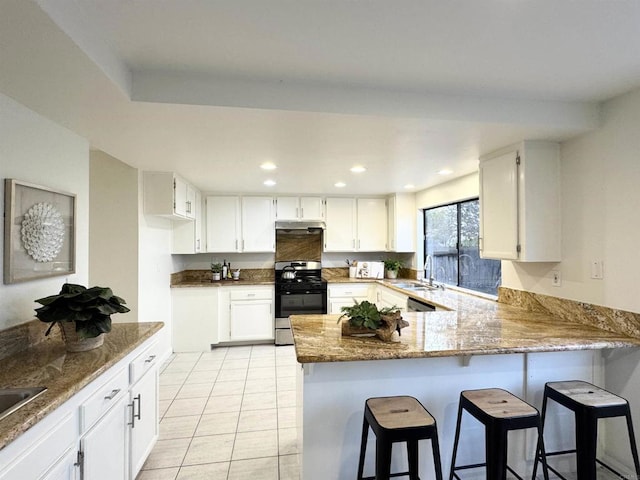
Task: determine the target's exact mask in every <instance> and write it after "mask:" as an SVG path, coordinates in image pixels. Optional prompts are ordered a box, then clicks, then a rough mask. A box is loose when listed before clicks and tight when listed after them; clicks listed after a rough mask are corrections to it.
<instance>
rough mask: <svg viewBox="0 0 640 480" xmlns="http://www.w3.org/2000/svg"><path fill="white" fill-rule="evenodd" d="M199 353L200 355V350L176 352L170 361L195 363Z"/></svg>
mask: <svg viewBox="0 0 640 480" xmlns="http://www.w3.org/2000/svg"><path fill="white" fill-rule="evenodd" d="M201 355H202V353H201V352H185V353H176V356H175V357H174V359H173V362H171V363H176V362H192V363H196V362H197V361H198V359H199V358H200V356H201Z"/></svg>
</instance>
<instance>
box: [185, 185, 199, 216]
mask: <svg viewBox="0 0 640 480" xmlns="http://www.w3.org/2000/svg"><path fill="white" fill-rule="evenodd" d="M185 188H186V192H185V196H186V198H185V211H186V213H185V214H186V216H187V217H188V218H196V192H197V190H196V189H195V188H193V186H192V185H189V184H188V183H187V184H186V185H185Z"/></svg>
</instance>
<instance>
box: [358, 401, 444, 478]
mask: <svg viewBox="0 0 640 480" xmlns="http://www.w3.org/2000/svg"><path fill="white" fill-rule="evenodd" d="M369 428H371V429H372V430H373V432H374V433H375V435H376V475H375V476H373V477H363V473H364V459H365V454H366V449H367V437H368V435H369ZM419 440H431V448H432V451H433V461H434V468H435V475H436V479H437V480H442V466H441V463H440V447H439V445H438V429H437V427H436V421H435V419H434V418H433V417H432V416H431V414H430V413H429V412H428V411H427V410H426V409H425V408H424V407H423V406H422V404H421V403H420V402H419V401H418V400H416V399H415V398H413V397H407V396H399V397H378V398H369V399H368V400H367V401H366V402H365V406H364V419H363V421H362V440H361V443H360V459H359V461H358V477H357V479H358V480H388V479H389V478H393V477H401V476H407V475H408V476H409V478H410V480H420V477H419V476H418V441H419ZM399 442H403V443H406V444H407V456H408V459H409V471H407V472H400V473H391V472H390V469H391V447H392V445H393V444H394V443H399Z"/></svg>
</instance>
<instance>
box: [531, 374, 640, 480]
mask: <svg viewBox="0 0 640 480" xmlns="http://www.w3.org/2000/svg"><path fill="white" fill-rule="evenodd" d="M549 399H551V400H553V401H555V402H556V403H558V404H560V405H562V406H563V407H565V408H568V409H569V410H571V411H573V413H574V417H575V425H576V432H575V438H576V448H575V449H572V450H562V451H556V452H547V453H546V454H541V452H540V451H538V452H537V454H536V460H535V462H534V472H535V471H536V468H537V464H538V462H539V461H542V460H543V459H545V458H546V457H552V456H557V455H568V454H575V455H576V465H577V470H578V472H577V473H578V478H579V479H580V480H595V479H596V465H601V466H602V467H604V468H606V469H607V470H609V471H610V472H611V473H613V474H614V475H616V476H617V477H618V478H621V479H624V480H629V477H628V476H625V475H623V474H622V473H620V472H618V471H617V470H615V469H614V468H613V467H611V466H610V465H607V464H606V463H604V462H602V461H601V460H599V459H598V458H596V448H597V440H598V419H600V418H613V417H625V419H626V422H627V431H628V434H629V446H630V448H631V455H632V457H633V463H634V467H635V470H636V478H638V479H640V461H638V450H637V447H636V440H635V435H634V433H633V423H632V421H631V409H630V408H629V402H627V401H626V400H625V399H624V398H622V397H619V396H618V395H615V394H613V393H611V392H608V391H607V390H604V389H602V388H600V387H596V386H595V385H593V384H591V383H588V382H583V381H581V380H570V381H566V382H548V383H547V384H545V386H544V397H543V400H542V425H543V428H544V421H545V416H546V412H547V401H548V400H549ZM543 457H544V458H543ZM549 469H550V470H551V471H552V472H553V473H555V474H556V475H557V476H558V477H560V478H561V479H563V480H566V477H564V476H563V475H561V474H560V473H559V472H557V471H556V470H555V469H554V468H552V467H549Z"/></svg>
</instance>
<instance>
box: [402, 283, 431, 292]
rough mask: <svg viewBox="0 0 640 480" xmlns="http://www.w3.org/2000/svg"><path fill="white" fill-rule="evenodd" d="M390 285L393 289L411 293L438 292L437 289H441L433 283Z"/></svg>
mask: <svg viewBox="0 0 640 480" xmlns="http://www.w3.org/2000/svg"><path fill="white" fill-rule="evenodd" d="M392 285H393V286H394V287H397V288H402V289H403V290H410V291H412V292H427V291H430V290H438V288H441V287H440V286H438V285H436V284H435V283H434V284H433V285H429V284H427V283H413V282H406V283H392Z"/></svg>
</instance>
